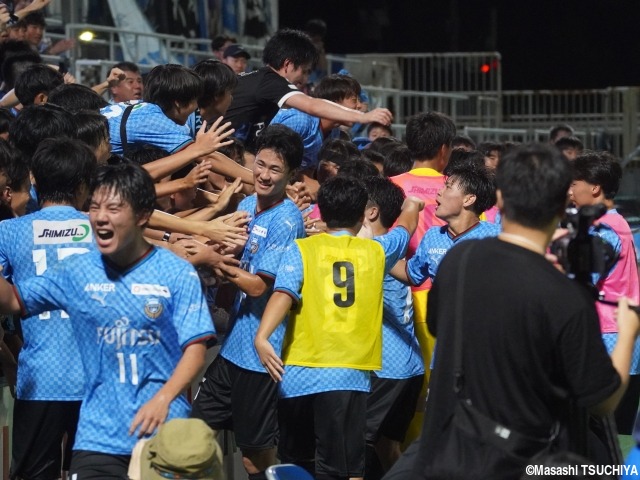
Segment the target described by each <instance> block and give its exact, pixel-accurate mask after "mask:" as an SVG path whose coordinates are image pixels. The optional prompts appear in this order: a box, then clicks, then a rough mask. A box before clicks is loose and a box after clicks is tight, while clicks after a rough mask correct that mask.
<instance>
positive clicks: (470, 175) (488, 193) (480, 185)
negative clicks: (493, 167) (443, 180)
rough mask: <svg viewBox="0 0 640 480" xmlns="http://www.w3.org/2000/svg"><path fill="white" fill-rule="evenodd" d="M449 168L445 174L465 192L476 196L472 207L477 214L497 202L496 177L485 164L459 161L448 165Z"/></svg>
mask: <svg viewBox="0 0 640 480" xmlns="http://www.w3.org/2000/svg"><path fill="white" fill-rule="evenodd" d="M447 169H448V170H447V173H446V174H445V175H446V176H448V177H449V178H452V179H453V180H455V182H456V183H457V184H458V186H459V187H460V190H462V192H463V193H465V194H467V195H469V194H471V195H475V196H476V201H475V202H474V203H473V206H472V207H471V210H473V212H474V213H475V214H476V215H480V214H481V213H482V212H484V211H485V210H488V209H490V208H491V207H492V206H494V205H495V204H496V184H495V177H494V175H493V173H492V172H490V171H489V170H488V169H487V168H486V167H485V166H484V164H479V163H477V162H458V163H455V164H453V165H451V164H449V165H447Z"/></svg>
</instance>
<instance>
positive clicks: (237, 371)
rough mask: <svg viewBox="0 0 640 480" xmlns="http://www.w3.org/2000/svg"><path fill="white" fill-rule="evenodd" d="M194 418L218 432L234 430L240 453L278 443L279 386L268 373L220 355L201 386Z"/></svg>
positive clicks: (197, 395) (194, 408) (192, 414)
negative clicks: (247, 367) (257, 370)
mask: <svg viewBox="0 0 640 480" xmlns="http://www.w3.org/2000/svg"><path fill="white" fill-rule="evenodd" d="M191 416H192V417H195V418H201V419H202V420H204V421H205V422H206V423H207V424H208V425H209V426H210V427H211V428H213V429H214V430H233V433H234V435H235V439H236V444H237V445H238V447H240V449H247V450H264V449H267V448H273V447H275V446H276V445H277V443H278V384H277V383H275V382H274V381H273V380H272V379H271V377H270V376H269V374H268V373H266V372H265V373H260V372H254V371H251V370H245V369H244V368H240V367H238V366H237V365H235V364H234V363H232V362H229V361H228V360H226V359H225V358H223V357H222V356H221V355H218V356H217V357H216V358H215V359H214V360H213V362H212V363H211V365H209V368H208V369H207V371H206V373H205V374H204V379H203V381H202V382H201V383H200V388H199V389H198V393H197V394H196V397H195V399H194V401H193V408H192V410H191Z"/></svg>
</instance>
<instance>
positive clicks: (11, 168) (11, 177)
mask: <svg viewBox="0 0 640 480" xmlns="http://www.w3.org/2000/svg"><path fill="white" fill-rule="evenodd" d="M0 171H1V172H3V173H4V175H5V176H6V177H7V186H8V187H11V189H12V190H20V188H21V187H22V185H24V184H25V183H26V182H27V181H28V180H29V167H28V166H27V162H26V161H25V158H24V156H23V155H22V152H21V151H20V150H18V149H17V148H14V147H13V146H12V145H11V144H10V143H9V142H7V141H6V140H3V139H2V138H0Z"/></svg>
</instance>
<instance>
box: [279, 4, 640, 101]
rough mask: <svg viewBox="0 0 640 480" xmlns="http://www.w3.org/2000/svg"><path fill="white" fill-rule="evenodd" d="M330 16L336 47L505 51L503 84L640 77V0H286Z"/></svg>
mask: <svg viewBox="0 0 640 480" xmlns="http://www.w3.org/2000/svg"><path fill="white" fill-rule="evenodd" d="M279 2H280V27H281V28H282V27H295V28H301V27H303V26H304V23H305V22H306V21H307V20H309V19H311V18H322V19H323V20H325V22H326V23H327V27H328V34H327V39H326V42H325V44H326V50H327V51H328V52H331V53H365V52H366V53H371V52H381V53H382V52H452V51H498V52H500V53H501V54H502V67H503V70H502V71H503V76H502V78H503V89H505V90H513V89H582V88H605V87H608V86H635V85H640V56H639V55H638V53H639V52H640V2H638V1H636V0H585V1H574V0H569V1H565V0H555V1H525V0H511V1H501V0H476V1H473V0H449V1H446V2H445V1H429V0H393V1H385V0H366V1H363V0H313V1H311V0H304V1H301V0H279Z"/></svg>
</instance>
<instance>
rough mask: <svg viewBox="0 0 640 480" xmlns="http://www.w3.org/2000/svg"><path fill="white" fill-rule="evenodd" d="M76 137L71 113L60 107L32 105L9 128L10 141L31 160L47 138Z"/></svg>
mask: <svg viewBox="0 0 640 480" xmlns="http://www.w3.org/2000/svg"><path fill="white" fill-rule="evenodd" d="M75 136H76V124H75V122H74V121H73V117H72V116H71V113H69V112H68V111H67V110H65V109H64V108H62V107H59V106H58V105H53V104H49V103H45V104H44V105H30V106H28V107H26V108H24V109H23V110H22V112H20V115H18V117H17V118H16V120H15V121H14V122H13V123H12V124H11V126H10V127H9V140H10V141H11V143H13V145H15V146H16V147H17V148H18V149H20V151H22V153H24V154H25V156H26V157H27V158H28V159H29V160H30V159H31V157H32V156H33V154H34V152H35V151H36V148H38V144H39V143H40V142H41V141H42V140H44V139H45V138H59V137H69V138H74V137H75Z"/></svg>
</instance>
